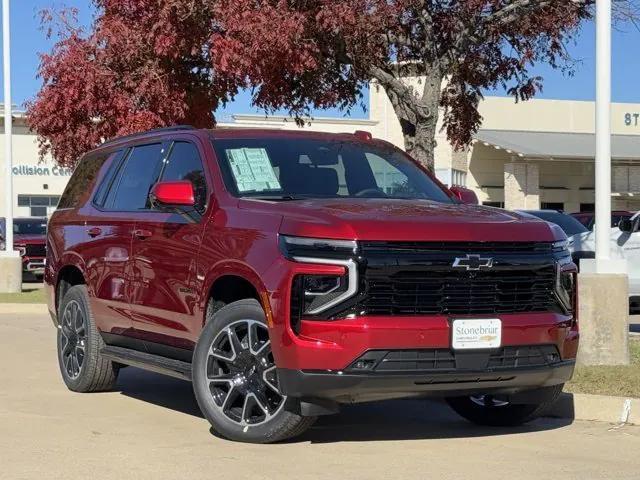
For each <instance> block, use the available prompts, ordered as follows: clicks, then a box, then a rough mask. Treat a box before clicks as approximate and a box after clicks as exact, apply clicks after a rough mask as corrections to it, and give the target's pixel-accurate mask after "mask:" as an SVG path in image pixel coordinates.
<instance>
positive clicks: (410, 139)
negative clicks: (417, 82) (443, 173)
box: [378, 68, 442, 170]
mask: <svg viewBox="0 0 640 480" xmlns="http://www.w3.org/2000/svg"><path fill="white" fill-rule="evenodd" d="M378 80H379V81H380V83H381V85H382V86H383V87H384V88H385V91H386V92H387V95H388V96H389V99H390V100H391V104H392V105H393V109H394V111H395V113H396V116H397V117H398V120H399V121H400V126H401V128H402V135H403V136H404V146H405V150H406V151H407V153H408V154H409V155H411V156H412V157H413V158H415V159H416V160H418V161H419V162H420V163H422V164H423V165H425V166H426V167H427V168H429V169H430V170H433V168H434V160H435V158H434V152H435V147H436V139H435V137H436V128H437V124H438V107H439V105H440V93H441V85H442V75H441V74H440V71H439V69H437V68H431V69H429V74H428V75H427V76H426V77H423V78H422V82H424V83H423V84H422V92H417V91H416V90H415V89H414V88H412V87H409V86H408V85H406V84H404V82H402V79H399V78H395V79H394V80H395V81H389V80H387V81H386V82H385V81H383V80H384V79H381V78H378ZM398 81H399V82H402V83H403V85H399V84H398Z"/></svg>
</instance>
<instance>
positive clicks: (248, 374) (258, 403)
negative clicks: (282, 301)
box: [192, 299, 315, 443]
mask: <svg viewBox="0 0 640 480" xmlns="http://www.w3.org/2000/svg"><path fill="white" fill-rule="evenodd" d="M249 345H251V346H249ZM192 382H193V390H194V393H195V397H196V400H197V401H198V405H199V406H200V409H201V410H202V413H203V414H204V416H205V417H206V418H207V420H209V423H211V425H212V427H213V430H214V431H215V432H216V433H217V434H218V435H220V436H222V437H224V438H226V439H229V440H235V441H238V442H247V443H273V442H278V441H282V440H285V439H288V438H292V437H295V436H297V435H300V434H302V433H303V432H304V431H305V430H307V429H308V428H309V427H310V426H311V425H312V424H313V422H314V421H315V417H303V416H300V415H298V414H296V413H293V412H294V411H296V408H292V406H293V407H295V404H296V403H297V401H295V400H293V399H289V398H287V397H284V396H282V395H281V394H280V392H279V391H278V389H277V382H278V379H277V374H276V367H275V363H274V361H273V354H272V353H271V343H270V340H269V332H268V328H267V325H266V320H265V314H264V311H263V309H262V307H261V306H260V304H259V303H258V302H257V301H256V300H252V299H251V300H240V301H237V302H233V303H230V304H229V305H227V306H225V307H223V308H221V309H220V310H218V311H216V312H215V313H213V309H212V308H209V309H207V323H206V325H205V327H204V329H203V331H202V335H201V336H200V339H199V340H198V343H197V345H196V348H195V351H194V354H193V363H192Z"/></svg>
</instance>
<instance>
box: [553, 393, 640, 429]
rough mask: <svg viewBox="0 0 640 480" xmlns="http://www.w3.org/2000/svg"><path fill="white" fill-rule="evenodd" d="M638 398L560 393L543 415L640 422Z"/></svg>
mask: <svg viewBox="0 0 640 480" xmlns="http://www.w3.org/2000/svg"><path fill="white" fill-rule="evenodd" d="M639 408H640V399H637V398H624V397H609V396H606V395H589V394H586V393H562V395H560V398H559V399H558V401H557V402H556V403H555V404H554V405H553V406H552V407H550V409H549V410H548V411H547V413H546V414H545V416H547V417H553V418H568V419H572V420H589V421H598V422H607V423H619V424H629V425H638V424H640V413H638V409H639Z"/></svg>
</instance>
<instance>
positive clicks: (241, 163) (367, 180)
mask: <svg viewBox="0 0 640 480" xmlns="http://www.w3.org/2000/svg"><path fill="white" fill-rule="evenodd" d="M214 148H215V149H216V154H217V156H218V159H219V160H220V163H221V166H222V169H223V173H224V176H225V183H226V184H227V187H228V188H229V189H230V190H231V191H232V192H236V194H237V195H239V196H244V197H269V198H273V199H285V200H288V199H296V198H343V197H358V198H404V199H416V200H419V199H426V200H433V201H437V202H445V203H452V202H453V200H452V199H451V198H450V197H449V196H448V195H447V193H446V192H445V191H444V190H442V189H441V188H440V187H439V186H438V185H437V184H436V183H435V182H434V181H433V180H432V179H431V178H430V177H429V176H428V175H427V174H426V173H424V171H422V170H421V169H420V168H419V167H418V166H417V165H416V164H415V163H413V162H412V161H410V160H409V159H408V158H407V156H406V155H405V154H404V153H402V152H401V151H400V150H398V149H397V148H395V147H392V146H386V145H381V144H374V143H361V142H355V141H350V140H345V141H336V140H329V141H327V140H315V139H313V140H311V139H306V138H266V139H234V140H221V139H220V140H215V141H214Z"/></svg>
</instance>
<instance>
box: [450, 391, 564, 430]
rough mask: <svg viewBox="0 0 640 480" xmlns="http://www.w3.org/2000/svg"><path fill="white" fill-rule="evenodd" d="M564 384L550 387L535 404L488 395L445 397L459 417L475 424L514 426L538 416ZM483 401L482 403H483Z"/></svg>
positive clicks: (555, 397)
mask: <svg viewBox="0 0 640 480" xmlns="http://www.w3.org/2000/svg"><path fill="white" fill-rule="evenodd" d="M563 386H564V385H557V386H555V387H551V388H550V392H549V396H548V397H547V400H545V401H544V402H541V403H535V404H517V405H514V404H510V403H509V402H508V398H506V399H505V400H501V399H499V398H494V397H492V396H489V395H477V396H467V397H451V398H447V403H448V404H449V406H450V407H451V408H452V409H453V410H454V411H455V412H456V413H457V414H458V415H460V416H461V417H463V418H465V419H467V420H469V421H470V422H472V423H475V424H477V425H485V426H491V427H515V426H518V425H523V424H525V423H527V422H530V421H531V420H534V419H536V418H537V417H539V416H540V414H542V413H543V412H544V411H545V410H546V409H547V408H549V406H551V405H552V404H553V403H554V402H555V401H556V400H557V399H558V396H559V395H560V393H561V392H562V387H563ZM483 403H484V404H483Z"/></svg>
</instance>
